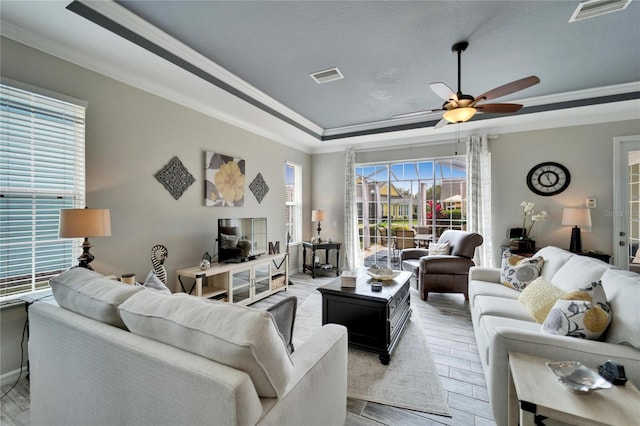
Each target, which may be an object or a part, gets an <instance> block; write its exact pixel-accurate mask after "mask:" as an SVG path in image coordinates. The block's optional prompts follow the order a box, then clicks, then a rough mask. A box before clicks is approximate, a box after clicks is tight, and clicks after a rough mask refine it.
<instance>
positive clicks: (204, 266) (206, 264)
mask: <svg viewBox="0 0 640 426" xmlns="http://www.w3.org/2000/svg"><path fill="white" fill-rule="evenodd" d="M210 267H211V262H209V261H208V260H207V259H202V260H201V261H200V269H209V268H210Z"/></svg>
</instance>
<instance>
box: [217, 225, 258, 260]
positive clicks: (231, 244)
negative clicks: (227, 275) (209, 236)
mask: <svg viewBox="0 0 640 426" xmlns="http://www.w3.org/2000/svg"><path fill="white" fill-rule="evenodd" d="M265 253H267V218H266V217H258V218H255V217H252V218H232V219H218V262H224V263H232V262H246V261H248V260H253V259H255V258H256V257H258V256H260V255H261V254H265Z"/></svg>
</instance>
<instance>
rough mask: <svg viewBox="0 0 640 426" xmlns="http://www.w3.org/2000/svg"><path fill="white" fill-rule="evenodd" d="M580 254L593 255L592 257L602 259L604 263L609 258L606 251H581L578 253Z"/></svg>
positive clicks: (607, 261)
mask: <svg viewBox="0 0 640 426" xmlns="http://www.w3.org/2000/svg"><path fill="white" fill-rule="evenodd" d="M580 254H581V255H582V256H588V257H593V258H594V259H598V260H602V261H603V262H604V263H609V261H610V260H611V255H610V254H607V253H602V252H599V251H583V252H582V253H580Z"/></svg>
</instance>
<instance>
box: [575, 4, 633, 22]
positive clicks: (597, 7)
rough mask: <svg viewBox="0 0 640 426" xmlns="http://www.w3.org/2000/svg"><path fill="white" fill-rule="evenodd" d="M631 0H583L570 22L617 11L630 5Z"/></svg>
mask: <svg viewBox="0 0 640 426" xmlns="http://www.w3.org/2000/svg"><path fill="white" fill-rule="evenodd" d="M629 3H631V0H589V1H585V2H582V3H580V4H579V5H578V8H577V9H576V10H575V12H573V15H571V18H570V19H569V22H576V21H581V20H583V19H588V18H593V17H596V16H600V15H604V14H605V13H611V12H617V11H618V10H623V9H625V8H626V7H627V6H629Z"/></svg>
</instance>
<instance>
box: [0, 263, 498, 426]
mask: <svg viewBox="0 0 640 426" xmlns="http://www.w3.org/2000/svg"><path fill="white" fill-rule="evenodd" d="M333 279H335V276H332V277H318V278H316V279H312V278H311V276H310V275H308V274H296V275H293V276H292V277H291V280H292V282H293V283H294V285H292V286H289V289H288V290H287V291H286V292H280V293H277V294H275V295H273V296H270V297H268V298H267V299H264V300H262V301H260V302H257V303H255V304H254V305H252V306H253V307H257V308H264V307H266V306H269V305H271V304H272V303H275V302H276V301H278V300H280V299H281V298H283V297H287V296H296V297H298V302H299V303H298V306H300V305H301V304H302V303H303V302H304V300H305V299H306V298H307V296H308V295H309V294H312V293H315V292H316V288H317V287H319V286H321V285H323V284H326V283H328V282H330V281H331V280H333ZM415 295H416V296H417V293H415ZM420 303H424V305H423V306H424V308H425V309H423V310H421V311H420V318H421V320H422V325H423V327H424V331H425V334H426V335H427V340H428V343H429V348H430V350H431V355H432V357H433V359H434V361H435V362H436V365H437V368H438V371H439V374H440V380H441V382H442V386H443V388H444V390H445V391H446V392H447V401H448V403H449V411H450V412H451V415H452V417H450V418H449V417H442V416H435V415H429V414H425V413H419V412H416V411H410V410H403V409H399V408H394V407H389V406H386V405H382V404H376V403H372V402H366V401H361V400H356V399H351V398H350V399H349V400H348V401H347V421H346V423H345V425H346V426H364V425H378V426H379V425H393V426H395V425H442V424H446V425H456V426H458V425H474V426H485V425H495V422H494V421H493V415H492V413H491V407H490V405H489V402H488V396H487V389H486V384H485V380H484V376H483V374H482V367H481V365H480V359H479V357H478V350H477V347H476V346H475V340H474V337H473V327H472V325H471V316H470V314H469V306H468V302H465V300H464V297H463V296H462V295H461V294H437V293H435V294H430V295H429V300H428V302H420ZM392 362H393V357H392ZM10 387H11V384H7V385H5V386H3V387H2V394H4V393H5V392H6V391H7V390H8V389H9V388H10ZM0 404H1V416H0V424H2V425H3V426H5V425H6V426H11V425H18V426H25V425H29V424H30V423H29V382H28V381H27V380H26V379H24V378H23V379H22V380H21V381H20V383H19V384H18V386H16V388H15V389H13V390H12V391H11V392H10V393H9V394H8V395H7V396H6V397H5V398H3V399H2V401H1V402H0Z"/></svg>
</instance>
